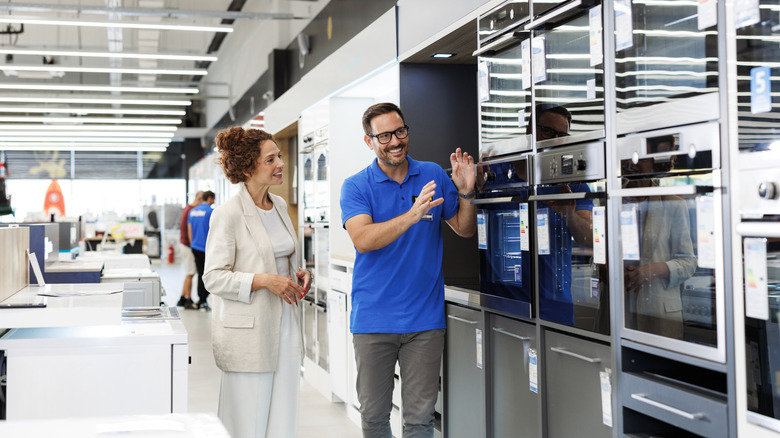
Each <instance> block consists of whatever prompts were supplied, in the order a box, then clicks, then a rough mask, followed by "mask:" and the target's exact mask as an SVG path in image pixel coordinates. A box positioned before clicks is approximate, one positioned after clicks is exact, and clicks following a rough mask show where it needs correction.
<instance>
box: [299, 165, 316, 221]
mask: <svg viewBox="0 0 780 438" xmlns="http://www.w3.org/2000/svg"><path fill="white" fill-rule="evenodd" d="M301 162H303V172H302V173H303V177H302V180H303V184H302V185H303V221H304V222H305V223H307V224H313V223H314V220H315V218H316V214H317V210H316V208H315V205H314V172H315V171H316V165H315V164H314V153H312V152H306V153H304V154H301Z"/></svg>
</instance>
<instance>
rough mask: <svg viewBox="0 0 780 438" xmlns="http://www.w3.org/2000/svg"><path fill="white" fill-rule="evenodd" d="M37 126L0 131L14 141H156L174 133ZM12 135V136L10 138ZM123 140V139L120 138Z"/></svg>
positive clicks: (165, 138)
mask: <svg viewBox="0 0 780 438" xmlns="http://www.w3.org/2000/svg"><path fill="white" fill-rule="evenodd" d="M37 130H38V127H37V126H35V127H32V128H31V129H27V130H24V131H5V130H3V131H0V132H1V133H2V136H3V137H8V138H9V139H11V140H15V141H37V140H21V139H20V138H18V137H39V138H43V137H58V138H56V139H55V140H60V139H62V140H64V139H70V138H71V137H78V138H83V137H116V139H127V138H128V137H132V138H155V139H157V141H169V140H170V139H171V138H173V136H174V135H175V134H174V133H173V132H134V131H129V132H127V131H121V130H119V129H117V128H114V130H113V131H110V132H102V131H97V132H96V131H75V132H73V131H70V132H69V131H43V132H37ZM11 137H13V138H11ZM42 141H49V140H42ZM122 141H125V140H122Z"/></svg>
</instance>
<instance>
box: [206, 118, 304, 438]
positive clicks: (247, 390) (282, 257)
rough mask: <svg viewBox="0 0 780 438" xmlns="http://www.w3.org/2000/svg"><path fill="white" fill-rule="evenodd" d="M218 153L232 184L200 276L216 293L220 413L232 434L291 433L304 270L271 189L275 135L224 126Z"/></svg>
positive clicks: (214, 222) (277, 164)
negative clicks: (234, 192) (234, 190)
mask: <svg viewBox="0 0 780 438" xmlns="http://www.w3.org/2000/svg"><path fill="white" fill-rule="evenodd" d="M216 144H217V148H218V150H219V153H220V158H219V159H218V163H219V164H220V165H221V166H222V169H223V170H224V172H225V175H226V176H227V178H228V180H230V182H232V183H234V184H238V183H242V187H241V190H240V191H239V193H238V194H237V195H235V196H233V197H232V198H230V199H229V200H228V201H227V202H225V203H224V204H223V205H221V206H219V207H217V208H216V209H215V210H214V212H213V213H212V216H211V227H210V231H209V235H208V239H207V241H206V265H205V272H204V274H203V281H204V282H205V284H206V287H207V288H208V290H209V291H210V292H211V293H212V295H213V296H214V298H213V299H214V302H213V310H214V312H213V319H212V334H211V335H212V344H213V350H214V358H215V360H216V363H217V367H219V369H220V370H222V379H221V384H220V394H219V409H218V415H219V418H220V419H221V420H222V422H223V424H224V425H225V427H226V428H227V430H228V432H230V435H231V436H233V437H235V438H243V437H294V436H295V435H296V426H297V412H298V393H299V386H300V365H301V341H300V339H301V338H300V330H299V326H298V322H297V321H298V307H297V303H298V300H300V299H301V298H303V296H304V295H305V293H306V291H307V290H308V288H309V286H310V284H311V273H310V272H309V271H306V270H302V269H299V268H298V265H297V260H298V259H297V254H296V248H297V247H298V241H297V239H296V236H295V230H294V229H293V226H292V223H291V222H290V217H289V215H288V213H287V204H286V203H285V201H284V200H283V199H282V198H281V197H279V196H276V195H273V194H271V193H269V192H268V189H269V188H270V187H271V186H273V185H279V184H281V183H282V181H283V179H282V170H283V168H284V162H283V161H282V156H281V153H280V152H279V148H278V146H277V145H276V142H275V141H274V139H273V136H271V135H270V134H268V133H267V132H265V131H262V130H257V129H249V130H244V129H242V128H238V127H235V128H230V129H226V130H224V131H222V132H220V133H219V134H218V135H217V138H216Z"/></svg>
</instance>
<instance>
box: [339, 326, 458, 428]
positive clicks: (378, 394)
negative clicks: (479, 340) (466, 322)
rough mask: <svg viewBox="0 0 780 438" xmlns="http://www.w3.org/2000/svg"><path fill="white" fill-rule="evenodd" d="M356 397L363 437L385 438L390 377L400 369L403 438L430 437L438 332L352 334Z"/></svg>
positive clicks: (436, 385)
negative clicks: (397, 364) (355, 364)
mask: <svg viewBox="0 0 780 438" xmlns="http://www.w3.org/2000/svg"><path fill="white" fill-rule="evenodd" d="M352 343H353V345H354V347H355V360H356V362H357V373H358V374H357V384H356V386H357V393H358V401H359V402H360V418H361V426H362V428H363V437H364V438H390V437H392V432H391V431H390V411H391V410H392V407H393V386H394V382H393V375H394V374H395V363H396V361H397V362H398V363H399V365H400V369H401V382H402V385H401V400H402V405H403V406H402V414H403V423H404V426H403V437H404V438H417V437H420V438H422V437H425V438H430V437H433V411H434V407H435V404H436V398H437V397H438V393H439V374H440V371H441V356H442V352H443V351H444V329H438V330H427V331H424V332H416V333H403V334H396V333H356V334H355V335H354V336H353V337H352Z"/></svg>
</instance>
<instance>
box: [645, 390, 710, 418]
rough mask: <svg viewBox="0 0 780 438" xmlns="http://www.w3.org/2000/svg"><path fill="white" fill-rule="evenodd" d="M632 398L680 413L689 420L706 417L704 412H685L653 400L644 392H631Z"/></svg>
mask: <svg viewBox="0 0 780 438" xmlns="http://www.w3.org/2000/svg"><path fill="white" fill-rule="evenodd" d="M631 398H633V399H634V400H636V401H640V402H642V403H646V404H648V405H650V406H654V407H656V408H658V409H663V410H664V411H666V412H671V413H673V414H676V415H679V416H681V417H683V418H687V419H689V420H701V419H702V418H705V416H704V414H702V413H698V412H697V413H695V414H691V413H690V412H685V411H683V410H681V409H677V408H675V407H672V406H669V405H666V404H663V403H661V402H657V401H655V400H651V399H649V398H647V396H645V395H644V394H631Z"/></svg>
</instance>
